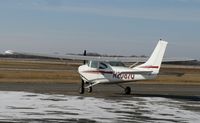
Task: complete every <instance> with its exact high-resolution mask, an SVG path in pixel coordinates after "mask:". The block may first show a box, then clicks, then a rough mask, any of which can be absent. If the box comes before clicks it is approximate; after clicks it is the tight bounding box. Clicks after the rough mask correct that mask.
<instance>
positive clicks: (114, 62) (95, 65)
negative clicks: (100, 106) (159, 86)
mask: <svg viewBox="0 0 200 123" xmlns="http://www.w3.org/2000/svg"><path fill="white" fill-rule="evenodd" d="M167 44H168V42H166V41H164V40H162V39H160V40H159V41H158V43H157V45H156V47H155V49H154V51H153V53H152V54H151V56H150V57H149V59H148V60H147V61H145V62H144V60H146V59H138V58H132V57H98V56H86V51H85V52H84V55H83V56H77V55H65V56H59V55H43V54H33V53H23V52H14V51H11V50H8V51H6V52H5V54H23V55H32V56H43V57H50V58H60V59H72V60H83V61H84V64H83V65H81V66H79V67H78V73H79V75H80V78H81V87H80V89H79V93H80V94H84V92H85V89H87V90H88V92H89V93H91V92H92V87H93V86H95V85H98V84H116V85H118V86H119V87H121V88H123V89H124V92H125V94H130V93H131V88H130V87H129V86H127V87H123V86H122V85H121V84H123V83H128V82H136V81H142V80H150V79H155V78H156V76H157V75H158V73H159V70H160V67H161V63H162V61H163V57H164V54H165V50H166V47H167ZM86 61H87V62H86ZM165 61H179V60H176V59H175V60H174V59H168V60H165ZM122 62H136V64H134V65H133V66H131V67H126V66H125V65H124V64H123V63H122ZM138 62H144V63H143V64H140V65H137V63H138Z"/></svg>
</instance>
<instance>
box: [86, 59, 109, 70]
mask: <svg viewBox="0 0 200 123" xmlns="http://www.w3.org/2000/svg"><path fill="white" fill-rule="evenodd" d="M88 66H89V67H91V68H98V69H106V68H108V66H107V65H106V64H105V63H103V62H99V61H90V62H89V64H88Z"/></svg>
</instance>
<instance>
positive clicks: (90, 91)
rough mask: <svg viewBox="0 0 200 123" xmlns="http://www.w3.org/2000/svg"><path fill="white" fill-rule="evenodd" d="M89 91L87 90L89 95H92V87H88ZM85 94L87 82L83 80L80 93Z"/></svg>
mask: <svg viewBox="0 0 200 123" xmlns="http://www.w3.org/2000/svg"><path fill="white" fill-rule="evenodd" d="M87 89H88V90H87V92H88V93H92V87H88V88H87ZM84 92H85V82H84V80H81V87H80V89H79V93H80V94H84Z"/></svg>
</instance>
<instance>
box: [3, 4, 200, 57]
mask: <svg viewBox="0 0 200 123" xmlns="http://www.w3.org/2000/svg"><path fill="white" fill-rule="evenodd" d="M160 38H162V39H164V40H166V41H168V42H169V46H168V47H167V54H166V56H167V57H190V58H198V59H199V58H200V55H199V54H200V0H0V51H1V52H3V51H5V50H8V49H11V50H17V51H27V52H37V53H54V52H59V53H81V52H82V51H83V50H84V49H87V50H89V51H90V52H98V53H102V54H113V55H114V54H115V55H133V54H135V55H143V54H145V55H150V54H151V52H152V50H153V49H154V47H155V45H156V43H157V41H158V40H159V39H160Z"/></svg>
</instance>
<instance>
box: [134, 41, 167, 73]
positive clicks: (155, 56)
mask: <svg viewBox="0 0 200 123" xmlns="http://www.w3.org/2000/svg"><path fill="white" fill-rule="evenodd" d="M167 44H168V42H166V41H163V40H159V41H158V44H157V46H156V48H155V49H154V51H153V53H152V54H151V56H150V58H149V59H148V60H147V62H145V63H144V64H141V65H139V66H137V67H135V68H137V69H142V70H148V71H153V73H154V74H158V73H159V70H160V66H161V62H162V59H163V56H164V53H165V50H166V47H167Z"/></svg>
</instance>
